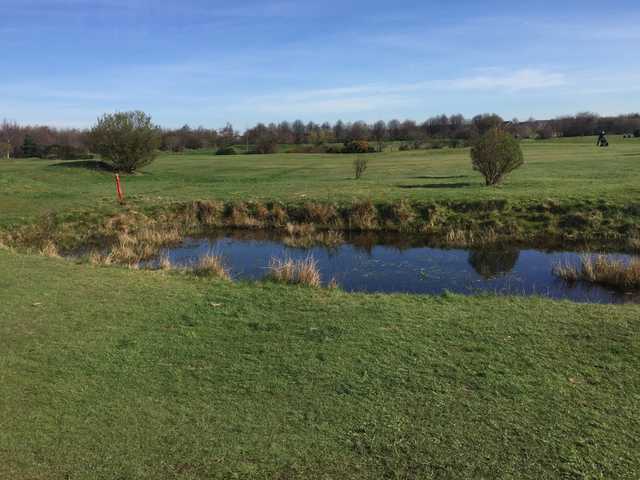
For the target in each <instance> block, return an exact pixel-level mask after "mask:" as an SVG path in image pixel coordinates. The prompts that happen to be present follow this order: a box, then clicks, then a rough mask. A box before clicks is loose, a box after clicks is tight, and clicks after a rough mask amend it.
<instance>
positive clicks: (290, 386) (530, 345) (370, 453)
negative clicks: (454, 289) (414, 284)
mask: <svg viewBox="0 0 640 480" xmlns="http://www.w3.org/2000/svg"><path fill="white" fill-rule="evenodd" d="M0 266H1V270H2V274H1V275H0V292H2V293H1V297H2V301H1V308H0V384H1V385H2V387H1V389H0V392H1V394H0V419H1V420H0V422H1V425H0V478H11V479H22V478H25V479H26V478H29V479H37V478H43V479H44V478H68V479H84V478H92V479H113V478H119V479H137V478H153V479H159V478H181V479H182V478H183V479H195V478H234V477H237V478H531V479H541V478H635V477H637V473H638V471H640V453H639V452H640V442H639V440H638V439H640V413H638V412H639V411H640V408H639V407H640V376H638V371H639V368H640V322H638V319H639V318H640V307H638V306H588V305H575V304H571V303H568V302H552V301H547V300H542V299H535V298H533V299H531V298H528V299H519V298H494V297H475V298H465V297H459V296H444V297H419V296H404V295H393V296H383V295H376V296H367V295H348V294H345V293H342V292H340V291H326V290H315V289H308V288H302V287H291V286H282V285H276V284H270V283H265V284H232V283H227V282H222V281H217V280H211V279H201V278H192V277H186V276H181V275H178V274H170V273H157V272H155V273H154V272H146V271H131V270H126V269H122V268H117V267H92V266H90V265H77V264H73V263H71V262H69V261H65V260H60V259H47V258H43V257H37V256H24V255H19V254H15V253H10V252H7V251H2V250H0Z"/></svg>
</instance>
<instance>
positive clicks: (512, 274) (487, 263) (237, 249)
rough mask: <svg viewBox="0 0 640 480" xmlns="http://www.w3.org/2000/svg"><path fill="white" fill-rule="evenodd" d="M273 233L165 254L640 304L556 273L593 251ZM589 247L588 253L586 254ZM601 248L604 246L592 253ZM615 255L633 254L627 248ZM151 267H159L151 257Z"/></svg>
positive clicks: (350, 286)
mask: <svg viewBox="0 0 640 480" xmlns="http://www.w3.org/2000/svg"><path fill="white" fill-rule="evenodd" d="M299 243H301V242H300V241H299V240H293V239H292V237H287V236H286V235H283V234H281V233H278V232H273V231H252V230H241V231H238V230H236V231H219V232H216V233H215V234H213V235H210V236H208V237H206V238H188V239H186V240H185V241H184V242H183V243H182V244H181V245H180V246H178V247H175V248H170V249H166V250H164V251H163V252H162V254H163V255H166V256H168V257H169V258H170V260H171V262H172V263H173V264H174V265H178V266H189V265H192V264H194V263H196V262H197V261H198V259H199V258H200V257H202V256H204V255H207V254H215V255H222V257H223V258H224V259H225V262H226V264H227V265H228V266H229V267H230V269H231V273H232V276H233V277H234V278H236V279H248V280H256V279H260V278H263V277H264V276H265V275H266V274H267V266H268V265H269V262H270V260H271V259H272V258H274V257H275V258H292V259H305V258H307V257H309V256H313V258H315V259H316V261H317V262H318V267H319V269H320V272H321V275H322V280H323V282H325V283H327V282H329V281H331V280H332V279H335V280H336V281H337V283H338V284H339V285H340V287H341V288H342V289H343V290H346V291H353V292H356V291H357V292H386V293H389V292H404V293H423V294H424V293H426V294H441V293H444V292H446V291H449V292H455V293H461V294H475V293H480V292H490V293H497V294H505V295H509V294H515V295H542V296H547V297H551V298H556V299H570V300H573V301H577V302H591V303H632V302H633V303H640V293H638V292H635V293H623V292H619V291H616V290H613V289H608V288H604V287H600V286H594V285H590V284H586V283H582V282H578V283H576V284H573V285H569V284H567V283H566V282H564V281H563V280H561V279H559V278H557V277H555V276H554V275H553V273H552V271H553V268H554V266H555V265H557V264H558V263H559V262H562V263H565V264H566V263H574V264H576V265H577V264H579V262H580V256H581V255H583V254H584V253H586V252H576V251H550V250H541V249H519V248H516V247H510V246H504V245H502V246H499V247H496V246H493V247H489V248H473V249H445V248H433V247H430V246H429V245H428V244H426V243H425V241H424V240H423V239H422V240H421V239H420V238H416V237H413V236H407V235H402V234H388V233H386V234H371V233H366V234H346V235H345V236H344V243H342V244H340V245H337V246H334V247H327V246H318V245H312V246H304V247H301V246H297V244H299ZM587 253H588V252H587ZM593 253H597V252H593ZM609 255H610V256H612V257H616V258H623V259H629V258H630V256H628V255H623V254H609ZM147 266H151V267H153V266H154V262H151V263H150V264H148V265H147Z"/></svg>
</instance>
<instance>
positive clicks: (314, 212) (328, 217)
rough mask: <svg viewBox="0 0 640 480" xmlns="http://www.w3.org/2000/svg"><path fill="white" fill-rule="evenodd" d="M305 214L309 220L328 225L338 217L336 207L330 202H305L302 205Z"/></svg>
mask: <svg viewBox="0 0 640 480" xmlns="http://www.w3.org/2000/svg"><path fill="white" fill-rule="evenodd" d="M304 209H305V216H306V217H307V219H308V220H309V221H310V222H313V223H319V224H323V225H328V224H329V223H332V222H335V221H336V219H337V217H338V212H337V211H336V207H335V206H334V205H333V204H331V203H307V204H305V206H304Z"/></svg>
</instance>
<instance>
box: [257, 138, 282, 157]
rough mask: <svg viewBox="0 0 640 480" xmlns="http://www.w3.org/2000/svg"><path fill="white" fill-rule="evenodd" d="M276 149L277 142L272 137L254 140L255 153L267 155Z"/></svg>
mask: <svg viewBox="0 0 640 480" xmlns="http://www.w3.org/2000/svg"><path fill="white" fill-rule="evenodd" d="M277 151H278V142H277V141H276V140H275V139H272V138H260V139H259V140H258V141H257V142H256V153H258V154H261V155H267V154H271V153H276V152H277Z"/></svg>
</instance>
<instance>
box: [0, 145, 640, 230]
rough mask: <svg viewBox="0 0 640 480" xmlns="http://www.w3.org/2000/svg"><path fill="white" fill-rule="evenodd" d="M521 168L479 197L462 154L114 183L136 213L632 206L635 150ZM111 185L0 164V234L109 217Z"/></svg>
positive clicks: (179, 173) (581, 153)
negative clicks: (44, 222) (391, 205)
mask: <svg viewBox="0 0 640 480" xmlns="http://www.w3.org/2000/svg"><path fill="white" fill-rule="evenodd" d="M523 148H524V151H525V158H526V161H527V164H526V165H525V166H524V167H523V168H522V169H520V170H518V171H516V172H515V173H513V174H512V175H511V176H510V177H509V178H508V179H507V181H506V183H505V184H504V185H503V186H501V187H499V188H487V187H485V186H484V184H483V181H482V178H481V177H480V176H479V175H478V174H477V173H475V172H473V171H472V170H471V165H470V160H469V152H468V150H467V149H456V150H450V149H444V150H422V151H410V152H389V153H383V154H373V155H370V161H369V168H368V170H367V172H366V174H365V176H364V177H363V178H362V179H360V180H357V181H356V180H354V179H353V168H352V162H353V158H354V157H353V156H351V155H299V154H276V155H246V156H242V155H240V156H230V157H227V156H215V155H213V154H211V152H192V153H185V154H163V155H161V156H160V158H159V159H158V160H157V161H156V162H155V163H154V164H153V165H151V166H150V167H148V168H146V169H144V171H142V172H140V173H139V174H136V175H133V176H127V177H125V178H124V179H123V182H124V188H125V192H126V194H127V197H128V199H129V201H130V202H131V203H132V204H134V205H137V206H149V205H157V204H161V203H167V202H169V201H173V200H193V199H196V198H205V199H223V200H234V199H236V200H244V201H247V200H280V201H304V200H309V199H313V200H318V201H327V200H329V201H351V200H353V199H354V198H359V199H364V198H371V199H373V200H374V201H379V202H383V201H392V200H397V199H400V198H405V199H408V200H417V201H473V200H488V199H508V200H512V201H516V202H517V201H521V200H528V201H529V200H544V199H548V198H555V199H559V200H561V201H566V202H576V201H600V200H606V201H611V202H614V203H628V202H631V201H638V200H639V199H640V166H639V163H640V141H638V140H635V139H633V140H622V139H618V138H616V139H612V146H611V147H610V148H608V149H603V148H597V147H595V139H591V138H586V139H561V140H556V141H548V142H547V141H545V142H534V141H525V142H523ZM114 202H115V187H114V182H113V177H112V175H111V174H109V173H107V172H101V171H95V170H89V169H87V168H83V167H81V166H78V164H77V162H57V161H51V160H11V161H2V162H0V226H2V225H5V226H6V225H10V224H12V223H16V222H24V221H31V220H33V218H35V217H37V216H38V215H42V214H43V213H45V212H47V211H50V210H53V211H61V210H66V211H70V210H78V211H87V210H100V209H105V210H109V209H111V208H112V207H113V204H114Z"/></svg>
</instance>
